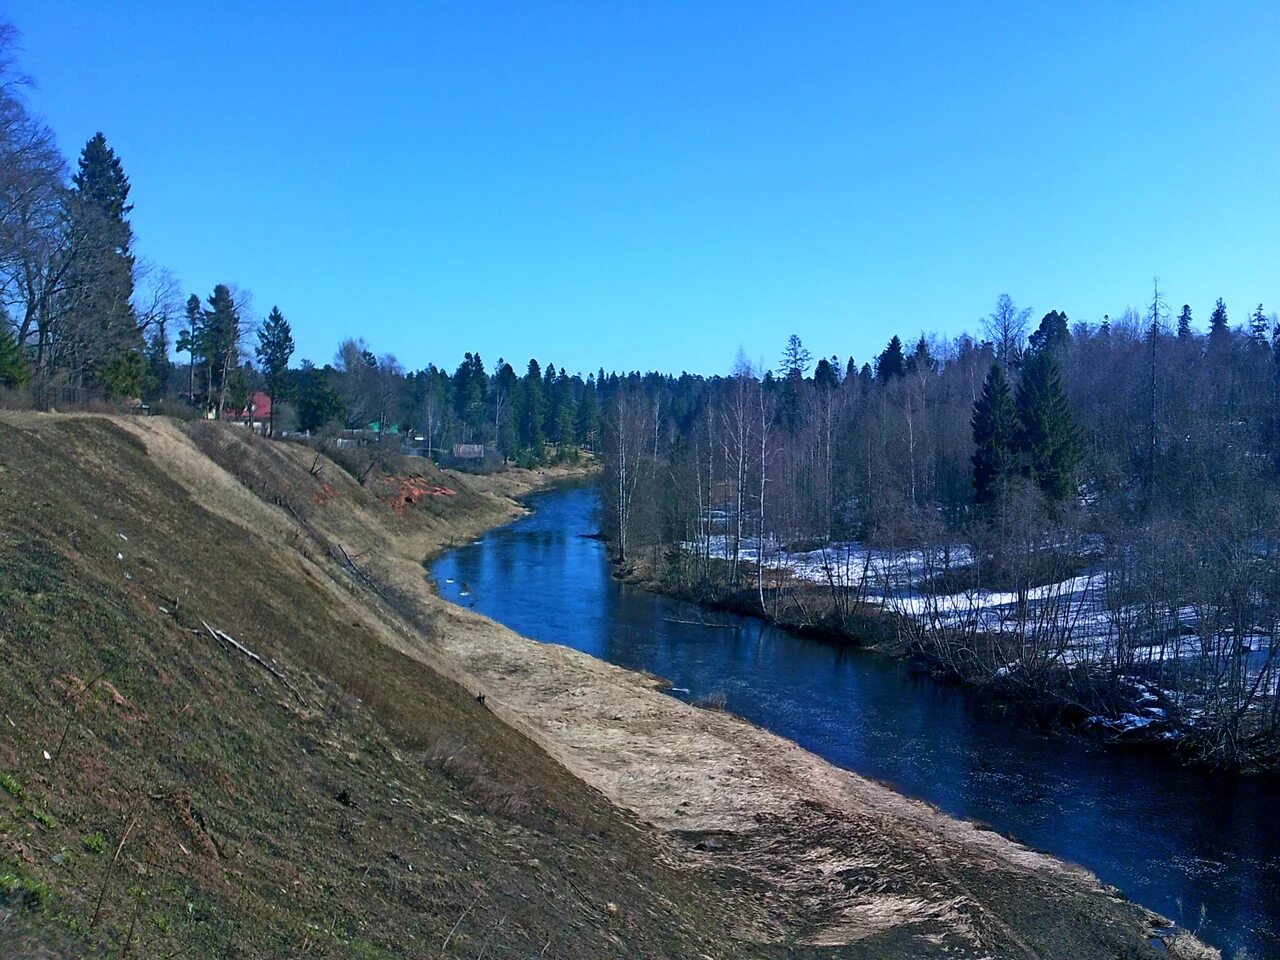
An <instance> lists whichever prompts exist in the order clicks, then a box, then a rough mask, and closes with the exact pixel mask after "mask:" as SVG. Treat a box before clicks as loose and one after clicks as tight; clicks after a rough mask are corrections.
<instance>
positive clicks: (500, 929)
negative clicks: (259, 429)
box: [0, 415, 767, 958]
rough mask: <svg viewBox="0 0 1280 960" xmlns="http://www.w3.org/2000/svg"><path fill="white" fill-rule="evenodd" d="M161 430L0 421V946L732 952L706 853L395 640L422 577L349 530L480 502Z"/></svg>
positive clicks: (452, 529)
mask: <svg viewBox="0 0 1280 960" xmlns="http://www.w3.org/2000/svg"><path fill="white" fill-rule="evenodd" d="M190 431H191V433H190V434H188V433H185V432H183V431H182V430H181V429H180V428H179V427H177V426H176V425H174V424H171V423H167V422H160V421H136V422H131V421H114V422H113V421H110V420H107V419H103V418H70V417H52V416H32V415H22V416H19V415H4V419H2V420H0V704H3V713H2V715H0V904H2V906H0V954H2V955H5V956H11V955H31V956H44V955H58V956H61V955H82V954H89V955H101V956H112V957H115V956H122V955H129V956H134V957H157V958H159V957H171V956H217V957H257V956H280V957H285V956H288V957H303V956H306V957H392V956H395V957H400V956H405V957H473V958H474V957H480V956H484V957H542V956H545V957H598V956H672V957H677V956H678V957H696V956H699V955H710V956H717V957H720V956H734V955H745V954H750V955H752V956H759V955H762V950H761V948H759V947H754V946H753V947H750V948H749V949H746V950H745V951H744V948H743V947H742V945H741V944H739V943H737V942H736V941H734V940H733V939H731V938H730V936H729V935H728V932H727V931H729V930H730V928H731V927H732V925H733V923H734V918H735V917H738V916H741V915H743V913H744V912H745V911H744V910H743V909H742V905H741V902H740V900H739V898H740V897H741V896H742V894H741V893H739V892H738V891H737V889H736V888H735V885H734V884H733V883H732V882H730V881H731V878H727V877H720V878H717V877H716V876H715V875H704V874H694V873H691V872H688V871H684V870H680V869H677V868H675V867H674V866H669V865H667V861H668V859H669V857H668V856H667V850H666V847H665V846H664V843H665V841H663V840H661V839H660V838H657V837H655V836H653V835H652V834H650V833H649V832H646V831H642V830H640V829H638V827H637V825H636V823H635V822H634V821H633V820H632V819H631V818H630V817H629V816H628V815H626V814H624V813H622V812H620V811H618V810H617V809H615V808H614V807H612V806H611V805H609V804H608V803H607V802H605V801H604V799H603V798H602V797H601V796H600V795H599V794H597V793H596V792H595V791H593V790H591V789H589V788H587V787H586V786H584V785H583V784H582V783H581V782H580V781H578V780H576V779H574V778H573V777H571V776H569V775H568V774H567V773H566V772H565V771H564V769H563V768H562V767H560V766H559V765H558V764H556V763H554V762H552V761H551V760H549V758H548V757H547V756H546V755H545V754H544V753H543V752H542V751H541V750H539V749H538V748H536V747H535V746H534V745H533V744H531V743H530V742H529V741H528V740H527V739H525V738H524V737H523V736H521V735H519V734H518V733H515V732H514V731H512V730H511V729H510V728H509V727H507V726H505V725H503V724H502V723H500V722H498V721H497V720H496V719H495V718H494V717H493V715H492V714H491V713H490V712H489V711H488V710H487V709H486V708H485V707H484V706H483V705H481V704H479V703H477V702H476V700H475V699H474V697H473V696H472V695H471V692H470V691H467V690H464V689H462V688H461V687H459V686H457V685H456V684H454V683H453V682H451V681H449V680H447V679H445V678H444V677H442V676H441V675H440V674H439V673H438V672H435V671H433V670H431V669H429V668H427V667H426V666H424V665H423V663H421V662H420V661H419V660H417V659H413V658H411V657H408V656H406V655H404V654H403V653H401V652H399V651H398V650H397V649H396V648H397V647H401V648H407V647H409V646H413V645H415V644H417V645H420V644H421V642H422V637H423V636H425V635H429V633H430V631H431V624H430V623H429V622H425V620H422V619H420V617H421V611H420V610H418V609H417V608H416V606H415V603H414V600H413V598H412V591H407V590H403V589H401V587H402V585H403V580H402V579H401V580H398V579H397V578H403V577H408V576H417V577H421V576H422V570H421V568H419V569H417V570H416V571H413V570H409V569H407V568H405V567H403V566H402V567H400V568H397V567H395V566H394V564H382V565H380V564H379V561H378V557H377V556H372V555H369V553H368V551H369V546H370V544H371V543H372V542H374V541H376V539H377V538H378V537H386V538H392V537H395V538H405V539H406V540H407V541H409V542H411V543H412V544H413V545H414V546H415V547H416V546H421V547H422V548H423V550H422V552H423V553H425V552H426V549H428V548H429V547H430V546H431V545H438V544H440V543H443V542H447V541H448V540H449V539H451V538H454V537H462V536H469V535H471V534H472V533H473V532H474V531H475V530H478V529H479V528H481V527H482V526H485V525H488V524H492V523H494V522H496V521H497V520H499V519H501V518H502V517H504V516H507V515H509V514H510V513H511V512H512V511H513V507H512V504H511V503H510V501H508V500H505V499H503V498H501V497H499V496H495V495H493V494H492V493H490V492H487V491H486V490H485V489H483V487H482V484H483V481H477V482H476V483H474V484H470V483H468V482H466V481H465V480H463V479H461V478H456V477H445V476H443V475H439V474H437V473H435V472H434V471H430V472H424V473H422V475H421V476H419V477H417V478H416V479H415V480H414V482H413V483H408V482H406V481H404V480H403V479H401V480H395V481H387V480H380V481H378V482H377V483H376V484H375V485H374V486H373V488H372V489H366V488H363V487H361V486H359V485H358V484H356V483H355V482H354V480H352V479H351V478H350V477H349V476H348V475H346V474H345V473H343V472H341V471H340V470H338V469H337V468H336V467H335V466H334V465H332V464H329V463H327V462H325V461H323V460H316V459H315V457H314V455H313V454H312V453H311V452H309V451H307V450H305V449H304V448H301V447H292V446H288V445H284V444H269V443H265V442H262V441H253V440H252V438H248V437H246V436H244V435H242V434H240V435H237V434H234V433H231V432H229V431H226V430H223V429H220V428H218V427H216V426H211V425H205V424H197V425H194V426H193V427H192V428H190ZM224 468H226V469H224ZM532 479H533V478H521V477H508V478H505V479H503V480H501V481H500V483H501V484H502V485H504V486H505V489H504V490H503V492H507V493H512V492H518V491H519V489H520V488H521V487H522V486H524V487H527V486H528V485H530V483H531V482H532ZM490 486H492V484H490ZM433 488H436V489H433ZM444 489H448V490H451V491H453V493H452V495H450V494H447V493H444V492H442V491H443V490H444ZM407 501H411V502H407ZM397 553H398V551H397ZM419 555H421V554H419ZM204 624H208V626H209V627H212V628H214V629H215V630H220V631H223V632H225V634H226V635H227V636H228V637H231V638H234V639H235V640H236V641H237V642H239V643H240V644H242V645H243V646H244V647H246V648H248V649H250V650H252V651H253V652H255V653H257V654H259V655H261V657H262V658H264V661H266V664H265V665H264V664H260V663H259V662H256V661H254V660H252V659H250V658H249V657H248V656H247V655H245V654H244V653H242V652H241V651H240V650H238V649H236V648H235V647H233V646H232V645H231V644H230V643H229V642H227V641H226V640H224V639H221V638H219V637H216V636H214V635H212V634H211V633H210V632H209V630H207V629H206V627H205V626H204ZM268 665H269V666H271V667H272V669H271V670H268V669H267V668H266V666H268ZM273 671H274V672H273ZM277 674H278V676H277ZM41 951H47V952H41ZM766 954H767V952H766Z"/></svg>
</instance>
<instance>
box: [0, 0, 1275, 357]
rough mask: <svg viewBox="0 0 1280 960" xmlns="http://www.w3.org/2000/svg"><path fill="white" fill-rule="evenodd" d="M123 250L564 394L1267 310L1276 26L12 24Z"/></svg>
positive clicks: (685, 7) (1011, 12) (1009, 16)
mask: <svg viewBox="0 0 1280 960" xmlns="http://www.w3.org/2000/svg"><path fill="white" fill-rule="evenodd" d="M0 16H4V17H7V18H8V19H10V20H12V21H13V22H14V23H15V25H16V26H17V27H18V28H19V29H20V30H21V31H22V32H23V35H24V39H23V45H24V48H25V49H24V53H23V56H22V60H23V65H24V67H25V68H26V70H27V71H28V72H30V73H32V74H34V75H35V77H36V79H37V80H38V82H39V89H38V90H36V91H35V92H34V93H33V95H32V102H33V104H34V105H35V107H36V108H37V109H38V110H39V111H41V112H42V113H43V114H44V115H45V117H46V118H47V119H48V121H49V122H50V123H51V124H52V126H53V127H54V129H55V130H56V131H57V134H58V137H59V140H60V143H61V145H62V147H63V150H64V152H66V153H68V154H74V153H76V152H78V150H79V148H80V147H81V146H82V145H83V143H84V141H85V140H86V139H87V138H88V137H89V136H90V135H92V134H93V133H94V131H96V130H99V129H100V130H102V131H104V132H105V133H106V135H107V138H108V141H109V142H110V143H111V144H112V146H114V147H115V149H116V150H117V152H118V153H119V154H120V156H121V158H122V160H123V162H124V165H125V169H126V171H127V172H128V174H129V176H130V178H131V179H132V182H133V199H134V202H135V204H136V208H135V211H134V217H133V219H134V225H135V230H136V233H137V237H138V241H137V246H138V251H139V252H140V253H141V255H143V256H144V257H147V258H149V259H151V260H154V261H156V262H158V263H160V264H162V265H164V266H167V267H169V268H170V269H172V270H173V271H174V272H175V273H176V274H177V275H178V277H179V278H180V279H181V281H182V283H183V285H184V287H185V288H187V289H188V290H191V291H197V292H199V293H201V295H206V294H207V293H208V292H209V291H210V290H211V289H212V287H213V285H214V284H215V283H218V282H231V283H235V284H237V285H239V286H241V287H244V288H248V289H250V290H252V291H253V293H254V297H255V304H256V307H257V308H258V310H259V311H260V312H265V311H266V310H267V309H268V308H269V307H270V306H271V305H272V304H279V305H280V307H281V309H282V310H283V311H284V313H285V315H286V316H288V317H289V319H290V320H291V321H292V323H293V326H294V330H295V336H296V339H297V341H298V346H299V352H298V355H297V358H300V357H303V356H306V357H311V358H313V359H315V360H316V361H318V362H320V363H323V362H325V361H327V360H329V359H330V358H331V357H332V355H333V352H334V348H335V346H336V344H337V342H338V340H339V339H340V338H342V337H343V336H347V335H357V336H364V337H365V338H367V339H368V340H369V341H370V343H371V345H372V346H373V348H374V349H375V351H376V352H378V353H383V352H393V353H395V354H396V355H397V356H398V357H399V358H400V359H401V361H402V362H404V363H405V364H406V365H407V366H410V367H417V366H422V365H425V364H426V363H427V362H429V361H434V362H437V363H439V364H441V365H445V366H449V367H452V366H453V365H454V364H456V363H457V362H458V360H459V359H460V358H461V355H462V353H463V351H465V350H476V349H478V350H479V351H481V354H482V355H483V356H484V358H485V360H486V362H488V363H489V364H490V365H492V362H493V361H494V360H495V359H496V358H497V357H498V356H499V355H500V354H501V355H504V356H506V357H507V358H508V359H511V360H513V361H516V365H517V367H521V366H523V364H524V362H525V361H526V360H527V359H528V357H530V356H534V355H536V356H537V358H538V359H539V360H540V361H541V362H542V363H543V364H544V365H545V363H546V362H548V361H550V362H553V363H555V364H556V365H557V366H561V365H567V366H568V367H569V368H570V369H571V370H582V371H584V372H585V371H587V370H590V369H594V368H596V367H597V366H601V365H603V366H604V367H606V368H622V369H627V368H658V369H663V370H671V371H679V370H681V369H690V370H695V371H699V372H718V371H725V370H727V369H728V368H729V366H730V365H731V363H732V360H733V357H734V354H735V352H736V350H737V348H738V346H739V345H742V346H743V347H744V349H745V350H746V353H747V355H748V356H750V357H752V358H764V359H766V360H767V361H769V362H770V363H776V361H777V357H778V355H779V353H780V351H781V348H782V345H783V343H784V341H785V340H786V337H787V335H788V334H790V333H793V332H794V333H798V334H799V335H800V336H801V337H802V338H803V339H804V341H805V343H806V345H807V346H809V347H810V349H811V350H812V351H813V352H814V353H815V354H821V355H827V354H831V353H838V354H840V355H841V357H844V356H847V355H849V354H851V353H852V354H853V355H854V356H855V357H857V359H858V361H859V362H862V361H863V360H866V359H869V358H870V357H871V355H872V354H874V353H875V352H878V351H879V349H881V347H882V346H883V344H884V342H885V341H886V340H887V339H888V338H889V336H890V335H892V334H893V333H899V334H902V335H903V336H904V337H909V336H914V335H918V334H919V332H920V331H921V330H923V329H928V330H933V331H938V332H941V333H944V334H948V335H951V334H955V333H957V332H959V331H960V330H962V329H966V328H968V329H975V328H976V322H977V319H978V318H979V317H980V316H981V315H983V314H984V313H986V312H988V311H989V310H990V308H991V306H992V305H993V303H994V301H995V299H996V297H997V295H998V294H1000V293H1001V292H1002V291H1007V292H1009V293H1010V294H1012V296H1013V297H1014V299H1015V300H1017V301H1018V302H1019V303H1020V304H1025V305H1027V306H1031V307H1033V308H1035V310H1036V316H1037V317H1038V316H1039V315H1040V314H1041V313H1043V312H1044V311H1046V310H1048V309H1050V308H1061V309H1065V310H1066V311H1067V312H1068V313H1069V314H1070V315H1071V317H1072V319H1073V320H1090V321H1096V320H1098V319H1099V318H1100V317H1101V315H1102V314H1103V313H1111V314H1113V315H1114V314H1117V313H1119V312H1120V311H1121V310H1123V309H1124V308H1125V307H1126V306H1127V305H1131V304H1132V305H1139V304H1141V302H1142V301H1143V298H1144V297H1146V296H1147V294H1148V291H1149V289H1150V283H1151V278H1152V276H1153V275H1159V276H1160V277H1161V279H1162V284H1163V286H1164V287H1165V288H1166V290H1167V297H1168V300H1169V302H1170V304H1171V305H1172V306H1173V307H1174V308H1175V311H1176V308H1177V306H1179V305H1181V304H1182V303H1183V302H1190V303H1191V305H1192V307H1193V309H1194V311H1195V315H1196V319H1197V322H1198V323H1199V324H1200V325H1203V324H1204V322H1205V321H1206V320H1207V317H1208V313H1209V309H1210V308H1211V306H1212V303H1213V300H1214V298H1215V297H1217V296H1223V297H1225V298H1226V300H1227V304H1228V307H1229V309H1230V311H1231V316H1232V320H1233V321H1241V320H1244V319H1245V316H1246V314H1247V312H1248V311H1249V310H1250V309H1251V308H1252V307H1253V306H1255V305H1256V304H1257V302H1258V301H1259V300H1262V301H1264V302H1265V303H1266V305H1267V310H1268V311H1270V310H1273V309H1275V308H1276V307H1277V306H1280V4H1277V3H1276V2H1275V0H1268V2H1262V3H1256V4H1238V3H1225V4H1222V5H1210V4H1205V3H1183V2H1172V3H1170V2H1162V3H1154V2H1153V3H1140V2H1122V3H1113V2H1107V3H1096V4H1026V3H1009V4H968V3H960V2H956V3H946V4H905V3H904V4H883V5H878V4H877V5H873V4H870V3H855V2H848V3H838V4H822V3H804V2H801V3H789V2H788V3H782V2H779V3H772V4H756V3H742V4H727V3H709V2H708V3H696V4H695V3H688V2H683V3H654V2H646V3H641V2H635V3H630V2H628V3H615V2H607V0H599V2H597V0H584V2H581V3H549V2H512V3H487V2H478V0H466V2H459V3H434V4H431V3H380V2H371V3H360V4H352V3H325V2H305V3H304V2H295V3H274V2H273V3H265V2H253V3H201V4H193V3H180V2H171V0H130V2H118V3H103V2H74V3H73V2H66V0H38V2H36V0H17V2H13V0H10V2H9V3H7V4H5V5H4V7H3V9H0Z"/></svg>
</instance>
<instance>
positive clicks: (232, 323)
mask: <svg viewBox="0 0 1280 960" xmlns="http://www.w3.org/2000/svg"><path fill="white" fill-rule="evenodd" d="M199 344H200V352H201V353H202V354H203V356H204V363H205V369H206V371H207V374H208V384H207V385H206V391H207V392H206V395H205V405H206V409H207V410H208V411H209V412H210V413H212V414H213V415H214V416H215V418H219V419H220V418H221V417H222V410H223V407H225V406H226V404H227V391H228V388H229V387H230V385H231V375H232V373H234V372H235V370H236V369H237V368H238V367H239V361H240V309H239V307H237V306H236V302H235V298H234V297H233V296H232V294H231V288H230V287H228V286H227V285H226V284H223V283H220V284H218V285H217V286H216V287H214V288H213V293H212V294H211V295H210V297H209V306H208V308H207V309H206V310H204V311H203V312H202V313H201V316H200V336H199Z"/></svg>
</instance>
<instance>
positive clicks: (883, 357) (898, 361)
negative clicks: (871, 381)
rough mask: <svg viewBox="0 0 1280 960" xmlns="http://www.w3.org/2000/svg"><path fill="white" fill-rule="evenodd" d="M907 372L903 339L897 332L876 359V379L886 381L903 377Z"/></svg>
mask: <svg viewBox="0 0 1280 960" xmlns="http://www.w3.org/2000/svg"><path fill="white" fill-rule="evenodd" d="M906 373H907V361H906V358H905V357H903V355H902V341H901V340H900V339H898V336H897V335H896V334H895V335H894V337H893V339H892V340H890V341H889V345H888V346H887V347H885V348H884V351H883V352H882V353H881V354H880V357H879V359H877V360H876V379H877V380H881V381H885V380H890V379H892V378H894V377H902V376H905V375H906Z"/></svg>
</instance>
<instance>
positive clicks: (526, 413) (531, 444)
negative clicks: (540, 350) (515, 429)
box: [520, 360, 547, 460]
mask: <svg viewBox="0 0 1280 960" xmlns="http://www.w3.org/2000/svg"><path fill="white" fill-rule="evenodd" d="M521 413H522V417H521V420H520V446H521V447H523V448H524V449H525V450H528V451H529V452H530V453H532V454H533V456H534V457H535V458H536V459H538V460H541V459H542V453H543V449H542V448H543V446H544V444H545V443H546V440H545V437H546V433H545V432H544V430H543V423H544V421H545V420H546V416H547V411H546V400H545V399H544V398H543V393H542V369H541V368H540V367H539V366H538V361H537V360H530V361H529V368H528V370H527V371H526V372H525V376H524V409H523V410H522V411H521Z"/></svg>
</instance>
